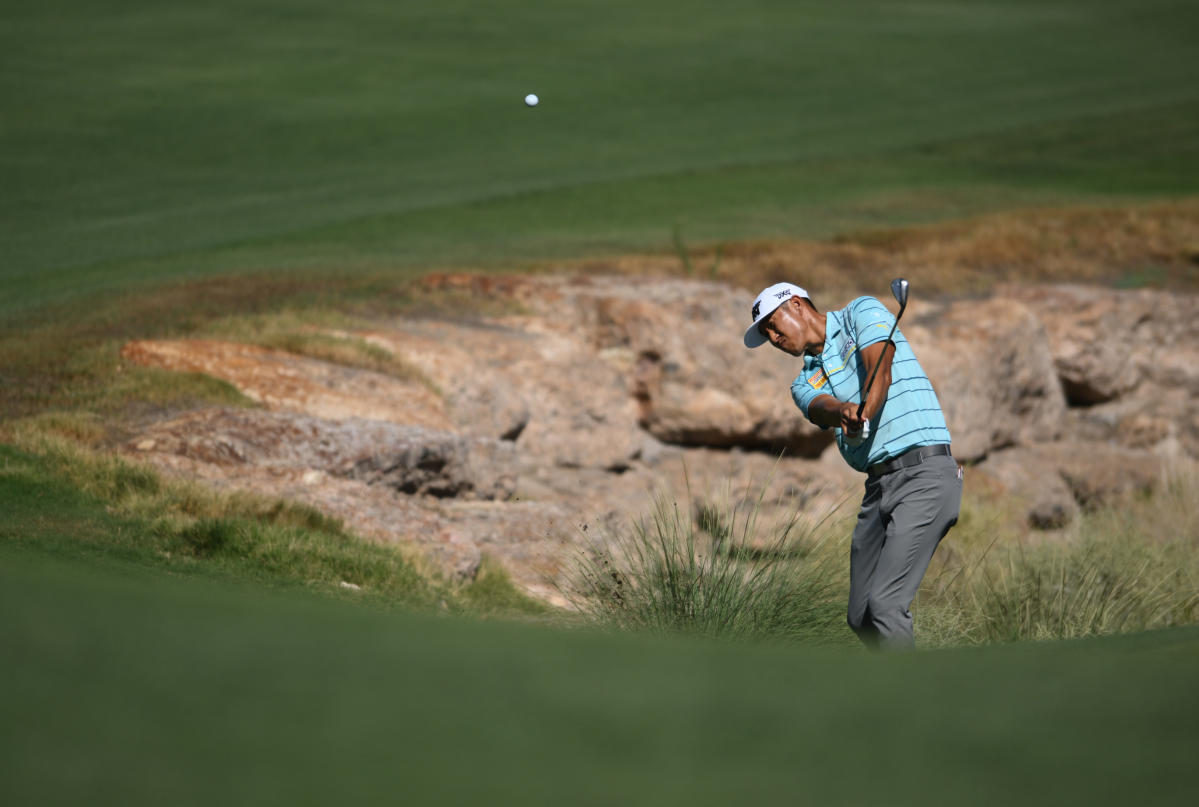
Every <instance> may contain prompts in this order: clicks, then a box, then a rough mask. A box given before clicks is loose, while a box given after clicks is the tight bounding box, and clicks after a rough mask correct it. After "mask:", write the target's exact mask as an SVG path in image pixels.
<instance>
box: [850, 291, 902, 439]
mask: <svg viewBox="0 0 1199 807" xmlns="http://www.w3.org/2000/svg"><path fill="white" fill-rule="evenodd" d="M905 308H907V306H906V305H902V306H900V307H899V313H898V314H896V315H895V324H894V325H892V326H891V333H889V334H887V341H886V342H884V343H883V352H882V353H881V354H880V355H879V357H878V361H877V362H876V363H875V365H874V369H873V370H872V371H871V372H870V378H869V379H868V380H867V381H866V386H865V387H863V388H862V397H861V400H860V401H859V402H858V417H859V418H860V417H862V410H864V409H865V408H866V396H867V395H869V394H870V388H871V387H873V386H874V377H875V376H876V375H878V368H880V367H882V366H883V359H885V358H886V357H887V345H891V346H894V343H893V342H892V341H891V340H892V339H893V338H894V337H895V329H896V328H898V327H899V318H900V317H902V316H903V310H904V309H905ZM859 355H860V354H859Z"/></svg>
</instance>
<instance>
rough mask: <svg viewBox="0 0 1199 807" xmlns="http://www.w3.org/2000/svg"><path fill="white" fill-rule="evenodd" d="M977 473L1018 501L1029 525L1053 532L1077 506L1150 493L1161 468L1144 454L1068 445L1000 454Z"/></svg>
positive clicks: (1022, 448) (1155, 458)
mask: <svg viewBox="0 0 1199 807" xmlns="http://www.w3.org/2000/svg"><path fill="white" fill-rule="evenodd" d="M976 470H977V471H978V472H981V473H984V474H987V475H989V476H991V477H992V478H993V479H995V480H996V481H998V482H999V483H1000V484H1001V485H1002V486H1003V487H1004V488H1005V489H1006V490H1008V491H1009V492H1010V494H1011V495H1013V496H1014V497H1015V498H1016V499H1018V500H1019V501H1020V502H1022V503H1023V505H1024V506H1025V507H1027V513H1028V520H1029V522H1030V524H1032V526H1034V527H1039V528H1052V527H1060V526H1063V525H1064V524H1066V523H1067V522H1069V521H1070V520H1071V519H1072V518H1073V517H1074V515H1075V514H1076V513H1077V511H1078V508H1079V507H1083V508H1094V507H1098V506H1100V505H1102V504H1104V503H1105V502H1110V501H1113V500H1115V499H1117V498H1118V497H1120V496H1123V495H1127V494H1129V493H1135V492H1144V491H1149V490H1152V489H1154V488H1155V487H1156V486H1157V485H1158V484H1159V482H1160V481H1161V478H1162V474H1163V464H1162V459H1161V458H1160V457H1158V456H1155V455H1154V454H1152V453H1150V452H1147V451H1138V450H1134V449H1127V448H1121V447H1118V446H1110V445H1096V444H1093V443H1089V442H1072V441H1071V442H1059V443H1047V444H1044V445H1039V446H1020V447H1016V448H1010V449H1006V450H1003V451H998V452H995V453H994V454H992V455H991V456H989V457H987V459H986V461H985V462H983V463H981V464H979V465H978V467H977V469H976Z"/></svg>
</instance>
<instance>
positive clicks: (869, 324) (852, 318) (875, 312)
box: [845, 297, 895, 342]
mask: <svg viewBox="0 0 1199 807" xmlns="http://www.w3.org/2000/svg"><path fill="white" fill-rule="evenodd" d="M845 320H846V322H847V323H848V324H849V327H850V329H851V331H853V332H854V333H856V334H857V335H858V340H859V342H861V339H862V337H864V336H865V335H866V334H867V333H869V332H870V329H871V328H876V327H877V328H884V329H885V328H890V327H891V325H893V324H894V323H895V316H894V315H893V314H892V313H891V312H890V311H889V310H888V309H887V307H886V306H885V305H883V304H882V302H880V301H879V300H878V299H877V298H875V297H858V298H856V299H854V300H852V301H851V302H850V303H849V305H847V306H845Z"/></svg>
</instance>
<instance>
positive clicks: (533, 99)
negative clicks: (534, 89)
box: [525, 93, 537, 106]
mask: <svg viewBox="0 0 1199 807" xmlns="http://www.w3.org/2000/svg"><path fill="white" fill-rule="evenodd" d="M525 106H537V96H536V95H533V93H529V94H528V95H526V96H525Z"/></svg>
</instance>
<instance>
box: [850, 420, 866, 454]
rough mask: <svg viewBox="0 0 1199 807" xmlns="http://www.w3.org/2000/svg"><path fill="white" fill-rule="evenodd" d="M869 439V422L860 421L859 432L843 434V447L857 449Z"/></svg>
mask: <svg viewBox="0 0 1199 807" xmlns="http://www.w3.org/2000/svg"><path fill="white" fill-rule="evenodd" d="M868 437H870V421H869V420H864V421H862V430H861V431H860V432H845V445H847V446H853V447H854V448H857V447H858V446H860V445H861V444H862V443H864V442H866V439H867V438H868Z"/></svg>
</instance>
